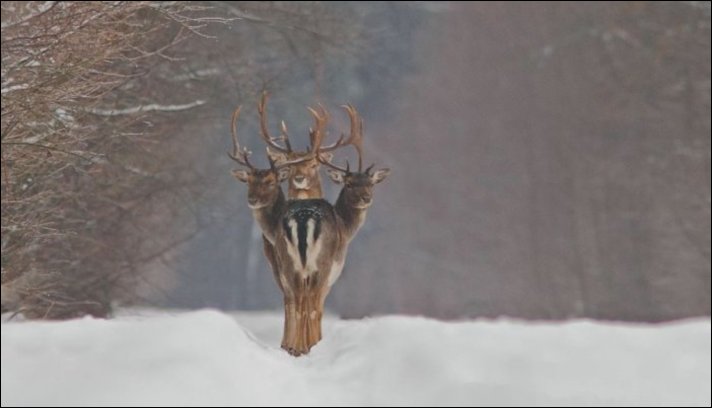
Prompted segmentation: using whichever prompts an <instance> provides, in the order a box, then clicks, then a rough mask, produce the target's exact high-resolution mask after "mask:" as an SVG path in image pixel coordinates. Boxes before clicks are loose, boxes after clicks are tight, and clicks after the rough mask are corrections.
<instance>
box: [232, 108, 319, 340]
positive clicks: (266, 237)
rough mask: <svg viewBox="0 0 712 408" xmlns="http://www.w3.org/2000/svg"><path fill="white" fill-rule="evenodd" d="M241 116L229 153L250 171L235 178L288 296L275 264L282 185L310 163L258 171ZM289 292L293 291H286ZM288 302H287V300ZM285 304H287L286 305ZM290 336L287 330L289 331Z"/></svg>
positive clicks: (234, 117) (282, 205) (237, 112)
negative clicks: (243, 141) (242, 140)
mask: <svg viewBox="0 0 712 408" xmlns="http://www.w3.org/2000/svg"><path fill="white" fill-rule="evenodd" d="M239 116H240V107H238V108H237V109H235V111H234V112H233V114H232V122H231V127H230V130H231V133H232V144H233V151H232V153H228V156H230V158H231V159H233V160H234V161H236V162H237V163H238V164H240V165H242V166H244V167H246V168H247V169H246V170H233V173H232V174H233V176H234V177H235V178H236V179H238V180H240V181H242V182H244V183H246V184H247V202H248V206H249V207H250V209H252V214H253V216H254V217H255V220H256V221H257V223H258V224H259V226H260V229H261V230H262V244H263V249H264V252H265V257H266V258H267V261H268V262H269V264H270V267H271V268H272V273H273V274H274V278H275V281H276V282H277V286H279V288H280V290H281V291H282V292H283V293H284V292H285V288H284V287H283V284H282V282H283V279H281V278H280V276H279V271H278V265H277V264H276V262H275V255H274V242H275V232H276V230H277V229H278V228H279V223H280V221H281V219H282V216H283V214H284V212H285V210H286V206H287V200H286V198H285V196H284V192H282V188H281V186H280V183H281V182H282V181H284V180H286V179H287V178H289V166H290V165H293V164H296V163H300V162H301V161H304V160H307V159H309V157H301V158H297V159H294V160H292V161H285V162H283V163H281V164H279V165H276V164H275V163H274V162H273V161H272V160H270V168H269V169H257V168H255V167H254V166H253V165H252V164H251V163H250V161H249V156H250V154H251V152H250V151H248V150H247V148H240V144H239V142H238V140H237V119H238V117H239ZM286 289H287V290H289V288H286ZM285 299H286V298H285ZM285 304H287V302H286V301H285ZM285 333H286V330H285ZM285 339H286V338H284V339H283V341H282V346H283V347H286V341H285Z"/></svg>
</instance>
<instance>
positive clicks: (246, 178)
mask: <svg viewBox="0 0 712 408" xmlns="http://www.w3.org/2000/svg"><path fill="white" fill-rule="evenodd" d="M240 109H241V107H238V108H237V109H235V111H234V112H233V114H232V122H231V127H230V130H231V133H232V145H233V151H232V152H231V153H228V156H230V158H231V159H232V160H234V161H236V162H237V163H238V164H240V165H242V166H243V167H246V169H240V170H233V172H232V175H233V176H235V178H236V179H238V180H240V181H242V182H243V183H246V184H247V203H248V205H249V207H250V208H251V209H253V210H258V209H261V208H264V207H268V206H270V205H273V204H274V202H275V201H276V200H277V199H278V197H279V196H280V195H282V196H283V193H282V189H281V188H280V182H282V181H284V180H286V179H287V178H289V173H290V172H289V166H291V165H293V164H296V163H301V162H302V161H304V160H307V159H308V158H304V157H302V158H298V159H294V160H287V161H284V162H282V163H281V164H275V163H274V162H273V161H272V160H270V168H269V169H258V168H255V167H254V166H253V165H252V164H251V163H250V160H249V157H250V155H251V154H252V152H250V151H249V150H247V148H244V147H242V148H241V147H240V144H239V142H238V140H237V119H238V117H239V116H240Z"/></svg>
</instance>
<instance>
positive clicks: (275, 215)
mask: <svg viewBox="0 0 712 408" xmlns="http://www.w3.org/2000/svg"><path fill="white" fill-rule="evenodd" d="M286 206H287V200H286V199H285V197H284V193H283V192H282V189H281V188H280V189H279V193H278V194H277V197H276V198H275V199H274V201H273V202H272V203H271V204H268V205H266V206H264V207H262V208H257V209H254V210H252V215H253V216H254V217H255V220H256V221H257V223H258V224H259V226H260V229H262V234H263V235H264V236H265V238H267V240H268V241H269V242H270V243H271V244H274V239H275V238H274V237H275V234H276V232H277V228H278V227H279V220H280V217H281V216H282V213H283V212H284V209H285V208H286Z"/></svg>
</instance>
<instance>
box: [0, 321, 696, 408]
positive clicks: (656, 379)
mask: <svg viewBox="0 0 712 408" xmlns="http://www.w3.org/2000/svg"><path fill="white" fill-rule="evenodd" d="M281 328H282V321H281V317H279V316H278V315H275V314H238V315H235V316H230V315H226V314H222V313H219V312H215V311H209V310H206V311H199V312H189V313H179V312H174V313H168V312H141V313H139V312H131V313H128V314H125V315H123V316H121V317H119V318H117V319H114V320H109V321H106V320H96V319H82V320H75V321H69V322H62V323H45V322H42V323H40V322H11V323H3V324H2V360H1V361H2V405H3V406H8V405H97V404H98V405H332V404H333V405H384V404H385V405H403V404H406V405H468V406H473V405H474V406H483V405H512V404H514V405H581V404H583V405H600V404H606V405H620V404H622V405H640V404H645V405H653V404H654V405H660V404H672V405H706V406H709V405H710V320H709V319H698V320H690V321H685V322H679V323H670V324H664V325H623V324H602V323H594V322H590V321H578V322H571V323H559V324H551V323H548V324H544V323H531V322H522V321H511V320H497V321H469V322H459V323H445V322H439V321H435V320H428V319H422V318H412V317H401V316H393V317H382V318H374V319H365V320H359V321H340V320H336V319H329V320H328V321H327V322H326V323H325V327H324V331H325V333H324V334H325V335H324V337H325V338H324V340H323V341H322V342H321V343H320V344H318V345H317V346H316V347H315V348H314V349H313V350H312V353H311V354H310V355H309V356H307V357H301V358H293V357H290V356H289V355H287V354H286V353H284V352H282V351H281V350H280V349H279V339H280V334H281Z"/></svg>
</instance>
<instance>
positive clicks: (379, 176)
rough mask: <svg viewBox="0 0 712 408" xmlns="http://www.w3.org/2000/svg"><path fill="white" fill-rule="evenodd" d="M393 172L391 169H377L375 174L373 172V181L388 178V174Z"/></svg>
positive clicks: (378, 181) (374, 182) (377, 181)
mask: <svg viewBox="0 0 712 408" xmlns="http://www.w3.org/2000/svg"><path fill="white" fill-rule="evenodd" d="M389 174H391V169H380V170H376V171H375V172H374V173H373V174H371V182H372V183H373V184H378V183H380V182H381V181H383V180H385V179H386V176H388V175H389Z"/></svg>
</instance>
